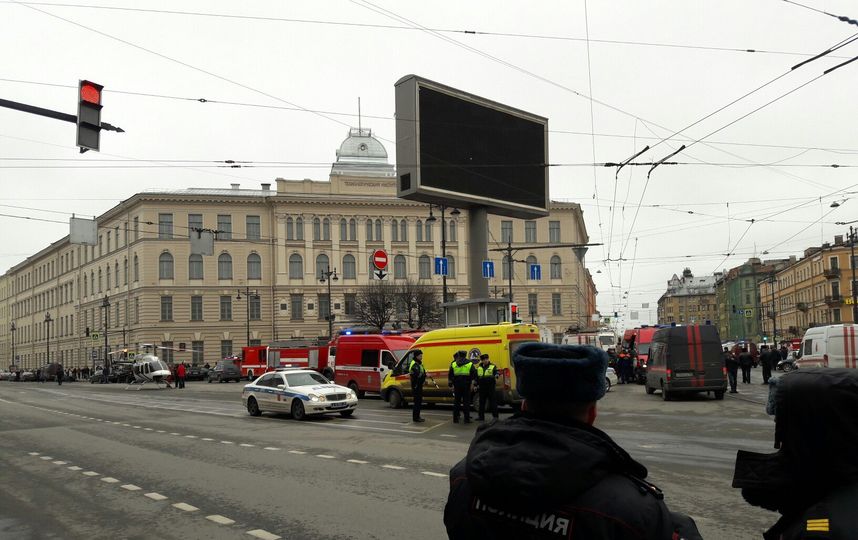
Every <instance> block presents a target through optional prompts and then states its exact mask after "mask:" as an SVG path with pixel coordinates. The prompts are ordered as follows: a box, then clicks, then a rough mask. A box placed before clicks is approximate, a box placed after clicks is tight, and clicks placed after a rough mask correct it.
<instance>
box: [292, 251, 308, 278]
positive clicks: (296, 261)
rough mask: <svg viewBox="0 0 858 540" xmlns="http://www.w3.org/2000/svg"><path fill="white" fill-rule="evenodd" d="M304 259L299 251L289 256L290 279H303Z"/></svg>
mask: <svg viewBox="0 0 858 540" xmlns="http://www.w3.org/2000/svg"><path fill="white" fill-rule="evenodd" d="M303 277H304V260H303V259H302V258H301V256H300V255H298V254H297V253H293V254H292V255H290V256H289V279H303Z"/></svg>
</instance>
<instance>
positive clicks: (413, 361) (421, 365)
mask: <svg viewBox="0 0 858 540" xmlns="http://www.w3.org/2000/svg"><path fill="white" fill-rule="evenodd" d="M416 363H417V360H412V361H411V363H410V364H408V372H409V373H410V372H411V370H413V369H414V364H416ZM425 374H426V368H424V367H423V364H420V375H425Z"/></svg>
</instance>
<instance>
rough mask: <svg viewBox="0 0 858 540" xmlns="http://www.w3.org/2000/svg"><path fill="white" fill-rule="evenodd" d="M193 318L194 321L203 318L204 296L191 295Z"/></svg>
mask: <svg viewBox="0 0 858 540" xmlns="http://www.w3.org/2000/svg"><path fill="white" fill-rule="evenodd" d="M191 320H192V321H201V320H203V297H202V296H192V297H191Z"/></svg>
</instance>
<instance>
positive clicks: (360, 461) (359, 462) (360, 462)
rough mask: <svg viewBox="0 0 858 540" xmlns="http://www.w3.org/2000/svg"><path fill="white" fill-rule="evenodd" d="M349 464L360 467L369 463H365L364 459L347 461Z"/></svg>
mask: <svg viewBox="0 0 858 540" xmlns="http://www.w3.org/2000/svg"><path fill="white" fill-rule="evenodd" d="M346 461H348V462H349V463H357V464H358V465H366V464H367V463H369V461H364V460H362V459H347V460H346Z"/></svg>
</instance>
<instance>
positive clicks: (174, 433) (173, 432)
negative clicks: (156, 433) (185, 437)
mask: <svg viewBox="0 0 858 540" xmlns="http://www.w3.org/2000/svg"><path fill="white" fill-rule="evenodd" d="M170 435H181V433H176V432H175V431H172V432H170Z"/></svg>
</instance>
